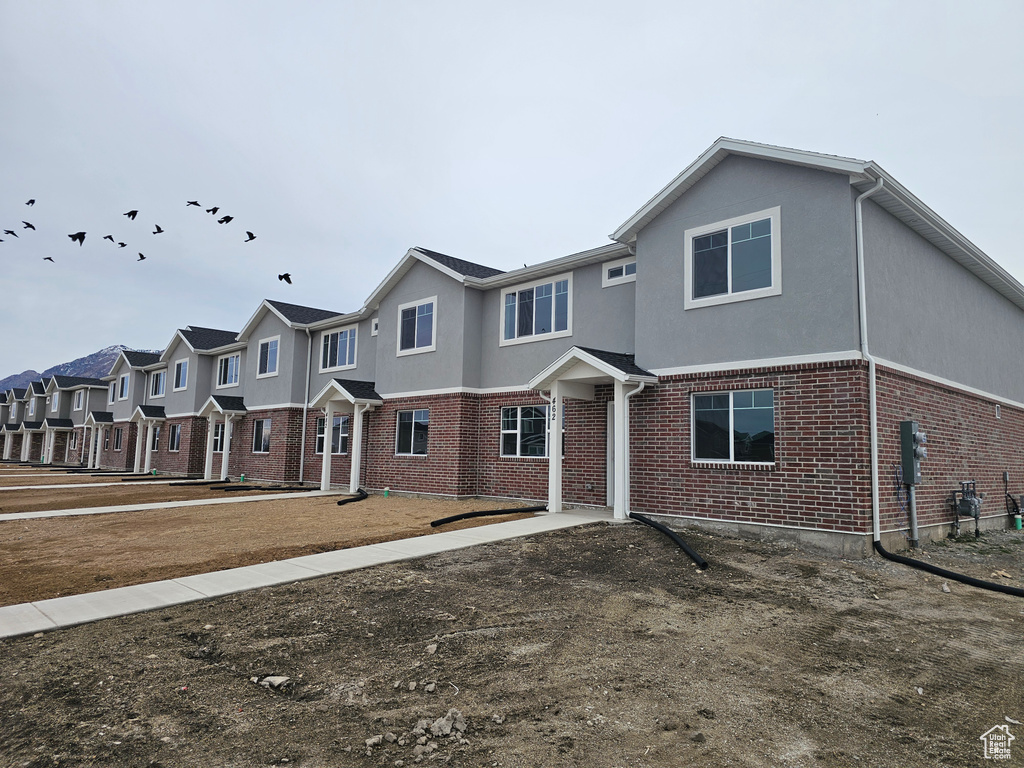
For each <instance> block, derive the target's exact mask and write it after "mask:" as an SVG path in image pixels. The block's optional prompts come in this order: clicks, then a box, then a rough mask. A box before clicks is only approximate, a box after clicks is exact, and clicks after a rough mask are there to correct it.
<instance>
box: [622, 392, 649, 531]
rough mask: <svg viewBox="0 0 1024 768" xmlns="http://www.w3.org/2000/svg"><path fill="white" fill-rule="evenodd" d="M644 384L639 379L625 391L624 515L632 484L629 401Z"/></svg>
mask: <svg viewBox="0 0 1024 768" xmlns="http://www.w3.org/2000/svg"><path fill="white" fill-rule="evenodd" d="M646 386H647V384H646V382H643V381H641V382H640V386H638V387H637V388H636V389H634V390H631V391H630V392H627V393H626V413H625V422H626V423H625V426H624V429H623V431H624V432H625V433H626V434H625V435H624V437H625V440H626V461H625V464H626V471H625V472H623V473H622V474H623V477H625V479H626V494H625V500H626V517H629V509H630V490H631V489H632V487H633V484H632V482H630V479H629V457H630V450H629V401H630V399H631V398H632V397H633V395H639V394H640V393H641V392H643V391H644V387H646Z"/></svg>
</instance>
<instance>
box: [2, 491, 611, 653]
mask: <svg viewBox="0 0 1024 768" xmlns="http://www.w3.org/2000/svg"><path fill="white" fill-rule="evenodd" d="M207 503H208V502H207ZM165 506H166V505H165ZM607 520H611V513H610V512H594V511H589V510H588V511H583V510H570V511H565V512H561V513H558V514H541V515H535V516H533V517H530V518H527V519H525V520H511V521H508V522H504V523H493V524H491V525H483V526H479V527H477V528H467V529H464V530H460V531H450V532H447V533H435V534H432V535H429V536H418V537H416V538H412V539H402V540H400V541H389V542H386V543H384V544H371V545H370V546H366V547H354V548H352V549H339V550H336V551H334V552H322V553H320V554H317V555H305V556H303V557H294V558H291V559H289V560H275V561H274V562H270V563H261V564H259V565H247V566H244V567H242V568H232V569H230V570H226V571H215V572H213V573H201V574H197V575H195V576H184V577H182V578H180V579H168V580H166V581H154V582H151V583H149V584H136V585H135V586H131V587H120V588H118V589H108V590H104V591H102V592H90V593H87V594H84V595H71V596H69V597H55V598H52V599H50V600H39V601H37V602H34V603H21V604H20V605H8V606H5V607H0V638H3V637H15V636H17V635H26V634H31V633H35V632H43V631H46V630H50V629H58V628H61V627H70V626H74V625H75V624H85V623H88V622H91V621H98V620H99V619H107V618H111V617H114V616H125V615H127V614H130V613H140V612H142V611H152V610H155V609H157V608H167V607H169V606H172V605H181V604H182V603H191V602H194V601H196V600H205V599H208V598H211V597H220V596H222V595H230V594H232V593H234V592H244V591H245V590H249V589H258V588H260V587H269V586H273V585H275V584H287V583H289V582H293V581H302V580H303V579H314V578H317V577H318V576H326V575H328V574H332V573H342V572H344V571H351V570H355V569H357V568H366V567H368V566H371V565H380V564H382V563H391V562H394V561H396V560H409V559H412V558H416V557H426V556H428V555H436V554H439V553H441V552H450V551H452V550H455V549H462V548H464V547H472V546H475V545H477V544H487V543H490V542H492V541H502V540H504V539H514V538H519V537H521V536H530V535H533V534H536V533H545V532H548V531H557V530H561V529H563V528H573V527H576V526H578V525H587V524H589V523H596V522H601V521H607Z"/></svg>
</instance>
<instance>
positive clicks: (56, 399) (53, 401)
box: [50, 392, 60, 413]
mask: <svg viewBox="0 0 1024 768" xmlns="http://www.w3.org/2000/svg"><path fill="white" fill-rule="evenodd" d="M59 410H60V392H54V393H53V394H52V395H51V396H50V413H57V412H58V411H59Z"/></svg>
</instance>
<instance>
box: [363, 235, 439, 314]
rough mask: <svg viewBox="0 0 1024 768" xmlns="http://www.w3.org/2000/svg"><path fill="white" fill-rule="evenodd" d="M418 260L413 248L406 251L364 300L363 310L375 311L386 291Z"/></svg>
mask: <svg viewBox="0 0 1024 768" xmlns="http://www.w3.org/2000/svg"><path fill="white" fill-rule="evenodd" d="M420 260H421V259H420V257H419V256H418V255H417V251H416V249H415V248H410V249H409V250H408V251H406V252H405V255H404V256H403V257H402V258H401V259H399V261H398V263H397V264H396V265H395V266H394V268H393V269H392V270H391V271H390V272H388V274H387V277H385V278H384V279H383V280H382V281H381V283H380V284H379V285H378V286H377V287H376V288H374V289H373V292H372V293H371V294H370V295H369V297H368V298H367V299H366V302H365V303H364V304H363V310H365V309H371V310H374V309H377V307H378V306H379V305H380V298H381V296H383V295H385V294H386V293H387V292H388V291H390V290H391V289H392V288H393V287H394V286H395V283H397V282H398V281H399V280H401V279H402V277H403V276H404V275H405V273H406V272H408V271H409V270H410V269H411V268H412V265H413V263H414V262H416V261H420ZM438 266H440V264H439V265H438ZM363 310H360V311H363Z"/></svg>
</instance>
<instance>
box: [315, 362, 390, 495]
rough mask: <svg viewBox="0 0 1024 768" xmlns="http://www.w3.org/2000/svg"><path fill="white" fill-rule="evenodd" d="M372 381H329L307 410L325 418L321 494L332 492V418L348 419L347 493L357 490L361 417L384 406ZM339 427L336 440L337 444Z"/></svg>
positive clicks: (361, 436) (359, 465)
mask: <svg viewBox="0 0 1024 768" xmlns="http://www.w3.org/2000/svg"><path fill="white" fill-rule="evenodd" d="M373 386H374V383H373V382H372V381H357V380H354V379H331V381H330V382H328V384H327V386H326V387H324V388H323V389H322V390H321V391H320V394H318V395H317V396H316V397H315V398H314V399H313V402H311V403H310V408H317V409H320V410H322V411H323V414H324V446H323V464H322V467H321V469H320V490H322V491H328V490H330V488H331V458H332V456H333V455H334V454H335V451H334V450H333V443H334V432H335V428H334V418H335V416H348V419H349V422H348V436H349V437H348V440H349V445H348V453H349V459H350V469H349V483H348V485H349V493H355V492H356V491H358V490H359V482H360V470H361V467H362V463H363V416H364V415H365V414H367V413H369V412H370V411H372V410H373V409H374V408H377V407H379V406H381V405H383V404H384V398H382V397H381V396H380V395H378V394H377V392H376V391H374V388H373ZM340 431H341V430H340V425H339V440H340Z"/></svg>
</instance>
